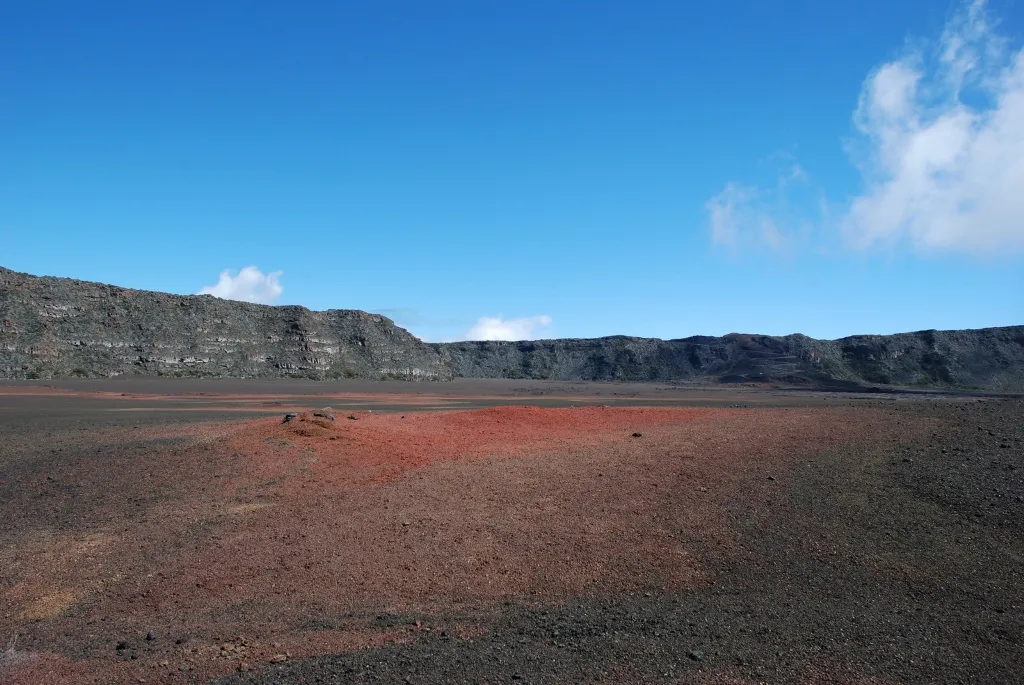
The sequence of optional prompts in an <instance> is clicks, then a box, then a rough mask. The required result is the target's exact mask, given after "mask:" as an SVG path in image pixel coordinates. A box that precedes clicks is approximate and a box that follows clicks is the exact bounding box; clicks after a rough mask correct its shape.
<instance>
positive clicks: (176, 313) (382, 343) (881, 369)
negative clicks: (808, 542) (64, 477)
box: [0, 267, 1024, 391]
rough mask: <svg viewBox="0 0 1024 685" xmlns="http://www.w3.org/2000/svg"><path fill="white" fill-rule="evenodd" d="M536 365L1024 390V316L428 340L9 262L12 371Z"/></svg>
mask: <svg viewBox="0 0 1024 685" xmlns="http://www.w3.org/2000/svg"><path fill="white" fill-rule="evenodd" d="M118 375H142V376H183V377H217V378H239V377H244V378H312V379H317V380H331V379H342V378H372V379H384V378H396V379H410V380H450V379H452V378H532V379H551V380H619V381H670V380H671V381H691V382H708V383H721V382H725V383H739V382H766V383H784V384H793V385H802V386H808V387H832V388H836V387H848V388H855V387H864V386H902V387H921V388H967V389H984V390H1000V391H1021V390H1024V326H1007V327H1002V328H987V329H980V330H959V331H918V332H916V333H902V334H898V335H886V336H878V335H860V336H852V337H848V338H842V339H839V340H815V339H813V338H809V337H807V336H804V335H799V334H794V335H787V336H783V337H776V336H765V335H748V334H730V335H726V336H723V337H708V336H695V337H691V338H682V339H677V340H659V339H656V338H634V337H627V336H612V337H607V338H593V339H560V340H540V341H520V342H496V341H487V342H459V343H444V344H430V343H425V342H423V341H421V340H419V339H418V338H416V337H415V336H413V335H411V334H410V333H409V332H408V331H406V330H404V329H402V328H399V327H398V326H396V325H395V324H394V322H392V321H391V320H390V319H388V318H386V317H384V316H380V315H377V314H370V313H367V312H362V311H357V310H328V311H325V312H314V311H310V310H308V309H306V308H304V307H296V306H287V307H271V306H266V305H255V304H248V303H245V302H234V301H228V300H221V299H217V298H215V297H213V296H210V295H188V296H181V295H170V294H166V293H156V292H148V291H140V290H131V289H127V288H119V287H116V286H112V285H105V284H101V283H91V282H86V281H77V280H73V279H67V278H52V277H37V276H31V275H29V274H22V273H16V272H14V271H10V270H8V269H4V268H2V267H0V377H2V378H28V379H31V378H55V377H68V376H87V377H88V376H118Z"/></svg>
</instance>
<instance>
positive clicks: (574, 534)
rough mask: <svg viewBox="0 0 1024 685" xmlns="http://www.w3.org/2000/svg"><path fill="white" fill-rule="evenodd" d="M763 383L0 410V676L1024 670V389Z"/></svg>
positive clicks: (973, 677)
mask: <svg viewBox="0 0 1024 685" xmlns="http://www.w3.org/2000/svg"><path fill="white" fill-rule="evenodd" d="M768 404H769V403H768V402H764V403H760V404H758V406H757V407H756V408H752V409H736V408H708V409H699V408H698V409H625V408H613V409H602V408H600V407H592V408H587V409H528V408H502V409H490V410H483V411H471V412H454V413H453V412H421V413H417V414H415V415H413V414H409V415H406V418H404V419H403V418H401V416H402V414H400V413H398V412H395V413H386V414H379V413H375V414H372V415H370V414H367V413H361V412H354V413H353V414H351V415H352V416H355V420H350V419H348V418H347V415H348V414H347V413H346V414H344V415H342V414H339V415H338V416H337V421H336V422H335V423H334V424H329V423H325V424H323V425H320V424H318V423H315V422H312V421H305V422H303V421H299V422H296V423H295V424H294V425H293V424H285V425H281V424H279V423H277V422H276V421H275V420H274V419H259V418H250V417H248V416H246V415H244V414H240V413H238V412H234V413H231V414H224V415H212V414H211V415H204V416H203V417H202V418H203V419H205V420H204V421H202V422H197V421H196V418H197V417H196V415H195V414H194V413H187V412H177V413H174V412H165V413H162V414H161V413H154V412H144V413H131V412H105V411H101V410H100V409H97V408H96V407H95V406H93V405H88V408H86V409H79V410H76V411H65V412H63V413H60V414H58V415H53V414H46V413H45V412H35V411H32V412H29V413H24V412H23V413H21V414H17V417H18V420H16V421H11V420H8V419H9V418H10V417H12V416H14V415H15V414H14V413H13V412H12V413H8V414H6V415H3V416H2V417H0V418H4V419H5V420H4V421H3V422H0V515H2V516H3V520H4V521H5V522H8V526H7V529H6V530H5V531H3V532H0V543H2V546H0V562H2V566H0V568H2V569H3V570H2V571H0V631H3V632H4V634H9V635H11V636H16V641H14V642H12V643H11V644H10V646H9V647H10V648H9V649H8V650H7V651H5V652H4V653H3V656H2V657H0V682H11V683H41V682H71V683H78V682H81V683H87V682H88V683H92V682H111V683H119V682H126V683H134V682H140V680H141V681H145V682H174V683H184V682H196V683H200V682H213V681H216V682H222V683H293V682H396V683H406V682H408V683H435V682H436V683H443V682H467V683H468V682H652V683H653V682H664V683H751V684H753V683H760V682H770V683H790V682H796V683H830V682H834V683H878V684H882V683H959V682H964V683H1014V682H1024V676H1022V675H1021V674H1024V653H1022V648H1021V644H1024V578H1022V575H1024V574H1022V568H1024V566H1022V563H1021V562H1022V561H1024V533H1022V532H1021V531H1024V525H1022V524H1024V445H1022V439H1024V420H1022V419H1024V402H1022V401H1021V400H1017V399H993V398H988V399H980V400H979V399H965V398H957V399H955V400H927V399H925V400H922V399H908V398H901V399H899V400H898V401H892V399H891V398H887V399H886V400H883V401H878V402H871V401H866V400H859V401H857V402H847V403H845V404H846V405H848V406H835V405H841V404H844V403H843V402H841V401H840V400H835V401H833V402H832V403H831V404H832V405H833V406H830V407H828V408H825V407H821V406H812V407H810V408H808V407H803V408H801V407H782V408H773V407H771V406H765V405H768ZM849 405H855V406H849ZM256 416H259V413H254V414H253V417H256ZM225 417H227V418H228V419H230V420H225ZM307 418H308V417H307ZM634 434H638V435H634ZM147 633H149V635H147ZM147 638H151V639H147Z"/></svg>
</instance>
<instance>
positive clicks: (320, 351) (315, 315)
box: [0, 268, 451, 379]
mask: <svg viewBox="0 0 1024 685" xmlns="http://www.w3.org/2000/svg"><path fill="white" fill-rule="evenodd" d="M120 374H136V375H170V376H213V377H216V376H221V377H224V376H230V377H262V378H266V377H309V378H318V379H329V378H344V377H360V378H407V379H448V378H450V377H451V370H450V367H448V366H447V365H445V364H444V363H442V362H441V360H440V357H439V355H438V353H437V351H436V350H434V349H433V348H431V347H430V346H428V345H426V344H425V343H423V342H422V341H420V340H419V339H418V338H416V337H414V336H412V335H411V334H409V332H408V331H406V330H404V329H402V328H398V327H397V326H395V325H394V323H392V321H391V320H390V319H387V318H386V317H383V316H379V315H376V314H367V313H366V312H361V311H356V310H330V311H326V312H313V311H309V310H308V309H305V308H303V307H270V306H266V305H256V304H248V303H245V302H233V301H229V300H221V299H217V298H215V297H212V296H210V295H188V296H181V295H168V294H165V293H155V292H148V291H141V290H129V289H126V288H118V287H116V286H111V285H103V284H100V283H91V282H86V281H77V280H72V279H68V278H50V277H42V278H40V277H35V276H30V275H28V274H20V273H15V272H13V271H10V270H8V269H3V268H0V376H2V377H7V378H49V377H52V376H71V375H120Z"/></svg>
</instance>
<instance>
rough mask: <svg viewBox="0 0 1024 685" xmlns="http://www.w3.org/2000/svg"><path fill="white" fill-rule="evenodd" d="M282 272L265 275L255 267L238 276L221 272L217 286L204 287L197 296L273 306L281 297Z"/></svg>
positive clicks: (228, 272) (224, 271)
mask: <svg viewBox="0 0 1024 685" xmlns="http://www.w3.org/2000/svg"><path fill="white" fill-rule="evenodd" d="M283 273H284V272H282V271H271V272H270V273H268V274H265V273H263V272H262V271H260V270H259V269H257V268H256V267H255V266H247V267H245V268H244V269H242V270H241V271H239V272H238V273H237V274H232V271H231V269H224V270H223V271H221V272H220V278H219V279H218V280H217V283H216V285H208V286H204V287H203V289H202V290H200V291H199V292H198V293H196V294H197V295H214V296H215V297H220V298H223V299H225V300H241V301H242V302H255V303H256V304H273V303H274V302H276V301H277V298H279V297H281V293H282V292H283V291H284V288H283V287H282V286H281V275H282V274H283Z"/></svg>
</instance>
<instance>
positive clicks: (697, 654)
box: [686, 649, 704, 661]
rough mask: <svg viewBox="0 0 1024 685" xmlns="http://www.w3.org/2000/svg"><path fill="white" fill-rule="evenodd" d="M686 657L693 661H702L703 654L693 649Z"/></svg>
mask: <svg viewBox="0 0 1024 685" xmlns="http://www.w3.org/2000/svg"><path fill="white" fill-rule="evenodd" d="M686 656H688V657H690V658H691V659H693V660H694V661H704V652H702V651H701V650H699V649H694V650H693V651H690V652H687V653H686Z"/></svg>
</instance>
